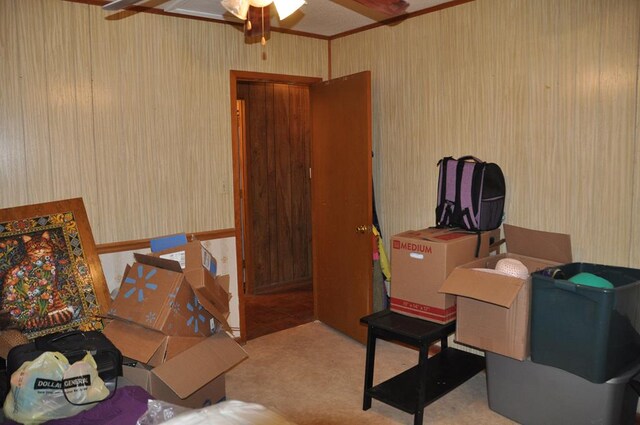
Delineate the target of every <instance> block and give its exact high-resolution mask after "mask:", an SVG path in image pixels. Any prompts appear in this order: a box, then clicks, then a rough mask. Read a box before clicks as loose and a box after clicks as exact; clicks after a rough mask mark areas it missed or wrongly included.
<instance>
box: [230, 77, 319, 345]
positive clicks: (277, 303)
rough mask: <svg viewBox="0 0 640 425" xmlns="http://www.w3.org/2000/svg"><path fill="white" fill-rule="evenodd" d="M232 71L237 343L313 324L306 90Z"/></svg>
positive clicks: (292, 81)
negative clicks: (236, 250)
mask: <svg viewBox="0 0 640 425" xmlns="http://www.w3.org/2000/svg"><path fill="white" fill-rule="evenodd" d="M317 81H320V79H319V78H318V79H316V78H307V77H292V76H280V75H271V74H257V73H246V72H236V71H232V74H231V98H232V99H231V101H232V107H234V105H235V108H234V109H235V110H234V111H233V113H234V116H235V118H236V119H235V120H234V127H235V128H234V130H233V136H234V137H233V149H234V199H235V216H236V240H237V245H238V246H237V248H238V258H239V261H238V263H239V267H238V277H239V280H240V281H241V285H240V286H241V287H240V288H239V289H240V290H239V301H240V330H241V337H242V339H243V340H249V339H253V338H256V337H259V336H262V335H265V334H268V333H271V332H275V331H278V330H283V329H287V328H290V327H293V326H297V325H299V324H302V323H306V322H309V321H312V320H313V319H314V317H315V312H314V298H313V282H312V275H313V273H312V250H311V195H310V181H309V179H310V175H309V170H310V114H309V85H310V84H312V83H315V82H317Z"/></svg>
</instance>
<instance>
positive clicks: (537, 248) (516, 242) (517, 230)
mask: <svg viewBox="0 0 640 425" xmlns="http://www.w3.org/2000/svg"><path fill="white" fill-rule="evenodd" d="M503 229H504V236H505V239H506V242H507V252H509V253H512V254H520V255H525V256H527V257H533V258H541V259H544V260H549V261H554V262H557V263H559V264H566V263H571V262H572V261H573V260H572V253H571V237H570V236H569V235H565V234H562V233H552V232H543V231H540V230H531V229H525V228H523V227H517V226H512V225H509V224H505V225H503Z"/></svg>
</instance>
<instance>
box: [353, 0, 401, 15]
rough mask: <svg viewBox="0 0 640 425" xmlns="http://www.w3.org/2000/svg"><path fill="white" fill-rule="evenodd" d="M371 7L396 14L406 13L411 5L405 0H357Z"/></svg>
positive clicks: (385, 12)
mask: <svg viewBox="0 0 640 425" xmlns="http://www.w3.org/2000/svg"><path fill="white" fill-rule="evenodd" d="M355 1H356V2H358V3H360V4H362V5H364V6H367V7H368V8H370V9H373V10H375V11H378V12H381V13H384V14H385V15H389V16H395V15H399V14H401V13H404V12H405V11H406V10H407V7H409V3H408V2H406V1H404V0H355Z"/></svg>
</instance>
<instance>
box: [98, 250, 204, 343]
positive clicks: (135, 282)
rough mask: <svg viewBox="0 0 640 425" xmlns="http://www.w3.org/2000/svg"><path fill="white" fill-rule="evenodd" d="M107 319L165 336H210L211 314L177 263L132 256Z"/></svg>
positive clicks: (150, 257)
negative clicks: (111, 318)
mask: <svg viewBox="0 0 640 425" xmlns="http://www.w3.org/2000/svg"><path fill="white" fill-rule="evenodd" d="M135 259H136V262H135V263H134V264H133V265H132V266H131V267H129V268H128V270H127V272H126V274H125V275H124V278H123V280H122V283H121V285H120V290H119V291H118V295H117V296H116V298H115V300H114V301H113V303H112V304H111V309H110V311H109V315H110V316H114V317H116V318H119V319H123V320H126V321H128V322H132V323H137V324H139V325H141V326H143V327H146V328H148V329H152V330H156V331H160V332H162V333H163V334H164V335H171V336H182V337H203V336H209V335H211V334H212V330H211V319H212V318H213V315H212V314H211V313H210V312H208V311H207V310H206V308H205V307H204V306H203V305H202V304H201V303H200V301H199V298H198V296H196V294H195V292H194V290H193V288H192V287H191V285H190V284H189V282H188V281H187V279H186V276H185V274H184V273H183V270H182V268H181V266H180V264H179V263H178V262H176V261H173V260H170V259H164V258H159V257H154V256H149V255H142V254H135Z"/></svg>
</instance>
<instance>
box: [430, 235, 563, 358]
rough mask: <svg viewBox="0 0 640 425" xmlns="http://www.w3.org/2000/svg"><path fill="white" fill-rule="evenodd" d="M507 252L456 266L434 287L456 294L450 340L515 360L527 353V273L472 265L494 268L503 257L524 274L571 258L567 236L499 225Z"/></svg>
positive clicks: (528, 308)
mask: <svg viewBox="0 0 640 425" xmlns="http://www.w3.org/2000/svg"><path fill="white" fill-rule="evenodd" d="M503 227H504V234H505V238H506V244H507V253H505V254H500V255H497V256H492V257H487V258H482V259H478V260H474V261H471V262H469V263H467V264H464V265H462V266H460V267H458V268H456V269H455V270H454V271H453V272H452V273H451V274H450V275H449V277H448V278H447V279H446V280H445V282H444V283H443V284H442V287H441V288H440V292H442V293H444V294H450V295H456V296H457V297H458V299H457V306H458V318H457V323H456V337H455V341H456V342H458V343H461V344H466V345H469V346H472V347H475V348H478V349H481V350H486V351H490V352H493V353H498V354H502V355H504V356H507V357H511V358H514V359H517V360H524V359H526V358H527V357H528V356H529V321H530V306H531V277H529V278H527V279H519V278H516V277H512V276H508V275H503V274H498V273H492V272H487V271H483V270H477V269H495V266H496V263H497V262H498V261H499V260H501V259H503V258H513V259H516V260H519V261H521V262H522V263H523V264H524V265H525V266H526V267H527V270H528V271H529V273H532V272H534V271H537V270H541V269H543V268H547V267H552V266H555V265H558V264H564V263H568V262H571V239H570V237H569V235H564V234H559V233H550V232H540V231H535V230H530V229H524V228H521V227H516V226H510V225H507V224H505V225H504V226H503Z"/></svg>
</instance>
